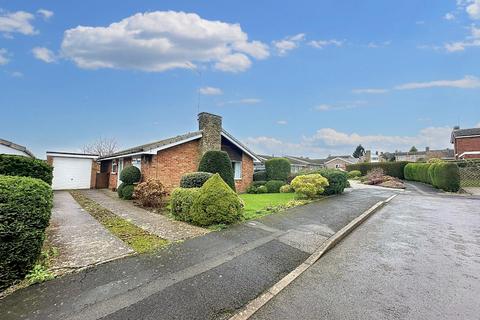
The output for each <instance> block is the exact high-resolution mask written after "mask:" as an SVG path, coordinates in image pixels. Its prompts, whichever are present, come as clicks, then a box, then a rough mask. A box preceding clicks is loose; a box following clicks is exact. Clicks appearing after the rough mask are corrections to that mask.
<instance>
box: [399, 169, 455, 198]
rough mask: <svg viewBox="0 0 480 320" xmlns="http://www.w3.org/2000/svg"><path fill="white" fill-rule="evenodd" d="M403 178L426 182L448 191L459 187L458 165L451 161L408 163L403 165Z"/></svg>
mask: <svg viewBox="0 0 480 320" xmlns="http://www.w3.org/2000/svg"><path fill="white" fill-rule="evenodd" d="M405 179H407V180H412V181H419V182H423V183H428V184H431V185H432V186H434V187H436V188H439V189H442V190H445V191H450V192H457V191H458V190H459V189H460V173H459V169H458V165H457V164H456V163H453V162H436V163H409V164H408V165H406V166H405Z"/></svg>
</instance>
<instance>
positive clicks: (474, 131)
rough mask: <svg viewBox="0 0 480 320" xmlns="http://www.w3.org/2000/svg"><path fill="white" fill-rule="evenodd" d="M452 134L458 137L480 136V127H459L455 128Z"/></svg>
mask: <svg viewBox="0 0 480 320" xmlns="http://www.w3.org/2000/svg"><path fill="white" fill-rule="evenodd" d="M452 135H453V136H454V137H455V138H456V137H465V136H478V135H480V128H469V129H457V130H453V132H452Z"/></svg>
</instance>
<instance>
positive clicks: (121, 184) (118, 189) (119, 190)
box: [117, 183, 126, 199]
mask: <svg viewBox="0 0 480 320" xmlns="http://www.w3.org/2000/svg"><path fill="white" fill-rule="evenodd" d="M125 186H126V184H125V183H120V185H119V186H118V188H117V194H118V197H119V198H120V199H122V198H123V196H122V191H123V188H124V187H125Z"/></svg>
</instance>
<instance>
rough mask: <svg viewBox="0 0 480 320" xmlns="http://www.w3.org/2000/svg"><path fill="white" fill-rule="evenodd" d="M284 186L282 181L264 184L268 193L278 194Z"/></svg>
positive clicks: (271, 181)
mask: <svg viewBox="0 0 480 320" xmlns="http://www.w3.org/2000/svg"><path fill="white" fill-rule="evenodd" d="M284 184H285V182H284V181H281V180H270V181H267V183H265V187H267V190H268V193H279V192H280V188H281V187H282V186H283V185H284Z"/></svg>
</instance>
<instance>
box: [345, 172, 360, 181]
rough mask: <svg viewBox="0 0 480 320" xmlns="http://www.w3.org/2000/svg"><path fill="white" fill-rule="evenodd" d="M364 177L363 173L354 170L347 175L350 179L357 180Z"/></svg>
mask: <svg viewBox="0 0 480 320" xmlns="http://www.w3.org/2000/svg"><path fill="white" fill-rule="evenodd" d="M360 176H362V172H361V171H359V170H352V171H349V172H348V173H347V177H348V179H355V178H358V177H360Z"/></svg>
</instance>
